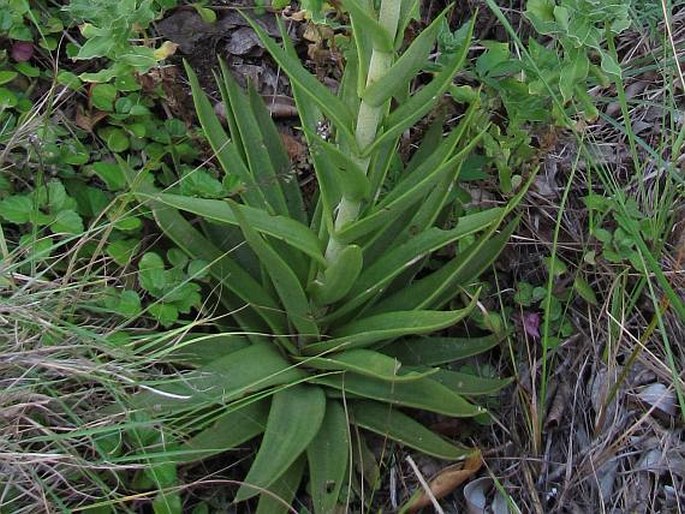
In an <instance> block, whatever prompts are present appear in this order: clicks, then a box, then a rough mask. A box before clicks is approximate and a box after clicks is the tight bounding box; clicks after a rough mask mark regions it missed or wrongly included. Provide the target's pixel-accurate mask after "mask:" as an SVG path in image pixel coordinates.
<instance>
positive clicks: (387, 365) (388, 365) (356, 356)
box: [303, 349, 433, 382]
mask: <svg viewBox="0 0 685 514" xmlns="http://www.w3.org/2000/svg"><path fill="white" fill-rule="evenodd" d="M303 363H304V364H306V365H307V366H309V367H311V368H315V369H320V370H324V371H352V372H354V373H357V374H358V375H363V376H367V377H372V378H377V379H379V380H388V381H391V382H408V381H412V380H418V379H419V378H423V377H425V376H428V375H430V374H432V373H433V371H432V370H428V371H422V372H419V373H417V372H414V371H411V372H409V373H407V372H406V371H405V370H403V369H401V368H400V366H401V363H400V361H398V360H396V359H393V358H392V357H388V356H387V355H385V354H382V353H379V352H375V351H373V350H364V349H357V350H348V351H344V352H339V353H334V354H331V355H330V356H325V355H324V356H321V357H308V358H303Z"/></svg>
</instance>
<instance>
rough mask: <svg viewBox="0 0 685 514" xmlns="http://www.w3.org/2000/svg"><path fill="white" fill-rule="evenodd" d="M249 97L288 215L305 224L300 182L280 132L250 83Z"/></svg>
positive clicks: (305, 218)
mask: <svg viewBox="0 0 685 514" xmlns="http://www.w3.org/2000/svg"><path fill="white" fill-rule="evenodd" d="M249 99H250V106H251V107H252V111H253V112H254V115H255V119H256V120H257V124H258V126H259V129H260V130H261V132H262V138H263V141H264V144H265V145H266V149H267V151H268V152H269V156H270V158H271V162H272V164H273V167H274V170H275V171H276V174H277V178H278V181H279V182H280V184H281V188H282V189H283V194H284V196H285V203H286V205H287V206H288V212H289V213H290V217H291V218H293V219H295V220H297V221H299V222H300V223H304V224H307V214H306V212H305V208H304V202H303V200H302V192H301V191H300V184H299V182H298V180H297V178H296V177H294V176H293V173H294V171H291V169H290V168H291V165H292V163H291V162H290V158H289V157H288V154H287V152H286V150H285V147H284V146H283V140H282V139H281V134H280V133H279V132H278V129H277V128H276V125H275V123H274V122H273V120H272V119H271V114H270V113H269V111H268V109H267V108H266V105H264V100H262V97H261V96H260V95H259V94H258V93H257V91H256V90H255V88H254V87H252V84H250V88H249Z"/></svg>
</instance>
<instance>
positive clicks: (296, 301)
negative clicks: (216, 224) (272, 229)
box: [229, 200, 319, 353]
mask: <svg viewBox="0 0 685 514" xmlns="http://www.w3.org/2000/svg"><path fill="white" fill-rule="evenodd" d="M229 202H230V206H231V208H232V209H233V212H234V214H235V217H236V219H237V220H238V222H239V224H240V228H241V229H242V231H243V235H244V236H245V240H246V241H247V243H248V244H249V245H250V248H252V250H253V251H254V252H255V254H256V255H257V257H258V258H259V260H260V261H261V263H262V266H263V269H264V270H265V272H266V273H267V274H268V276H269V278H270V279H271V282H272V283H273V285H274V288H275V289H276V292H277V293H278V296H279V298H280V299H281V302H282V304H283V306H284V307H285V310H286V312H287V313H288V319H289V320H290V322H291V323H292V324H293V325H294V326H295V327H296V328H297V330H298V334H299V335H300V336H303V337H313V338H315V337H317V336H318V335H319V327H318V325H317V324H316V323H315V322H314V320H313V318H312V315H311V312H310V306H309V301H308V299H307V296H306V295H305V293H304V290H303V289H302V285H301V284H300V281H299V280H298V278H297V275H296V274H295V272H294V271H293V269H292V268H291V267H290V266H289V265H288V264H287V263H286V261H285V260H283V259H282V258H281V256H280V255H279V254H278V253H277V252H276V251H275V250H274V249H273V248H272V247H271V245H270V244H269V243H268V242H267V241H266V240H265V239H264V238H263V237H262V236H261V235H260V234H258V233H257V231H255V230H253V229H252V226H251V225H250V223H249V221H248V220H247V218H246V217H245V216H244V215H243V213H242V211H241V209H240V206H239V205H238V204H236V203H235V202H231V201H230V200H229ZM307 230H308V229H307ZM310 233H311V232H310ZM292 350H294V349H292ZM293 353H294V351H293Z"/></svg>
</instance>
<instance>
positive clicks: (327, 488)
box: [307, 400, 350, 514]
mask: <svg viewBox="0 0 685 514" xmlns="http://www.w3.org/2000/svg"><path fill="white" fill-rule="evenodd" d="M349 452H350V434H349V425H348V421H347V416H346V415H345V410H344V409H343V407H342V405H340V403H338V402H337V401H333V400H329V401H328V402H327V404H326V415H325V417H324V419H323V423H322V424H321V428H320V429H319V432H318V433H317V434H316V437H314V439H313V440H312V442H311V443H310V445H309V446H308V447H307V460H308V462H309V476H310V486H309V487H310V494H311V495H312V503H313V504H314V512H315V513H316V514H329V513H331V512H335V506H336V505H337V503H338V499H339V497H340V491H341V489H342V486H343V484H344V483H345V479H346V478H347V472H348V463H349Z"/></svg>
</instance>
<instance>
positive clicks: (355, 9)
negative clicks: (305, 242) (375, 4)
mask: <svg viewBox="0 0 685 514" xmlns="http://www.w3.org/2000/svg"><path fill="white" fill-rule="evenodd" d="M343 5H344V7H345V8H346V9H347V10H348V11H349V13H350V16H351V17H352V19H353V20H354V23H355V24H356V26H357V27H358V29H357V30H361V31H362V32H363V33H365V34H368V35H369V37H370V38H371V41H372V43H373V48H375V49H376V50H378V51H380V52H386V53H389V52H392V51H393V47H394V46H395V45H394V42H393V40H392V35H390V34H388V31H387V30H385V28H384V27H383V26H382V25H381V24H380V23H378V21H376V20H375V19H374V18H373V17H372V16H371V15H370V14H369V11H371V10H372V9H371V8H370V7H368V4H367V5H365V6H362V5H360V4H359V3H358V2H357V0H343ZM374 14H375V13H374Z"/></svg>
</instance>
